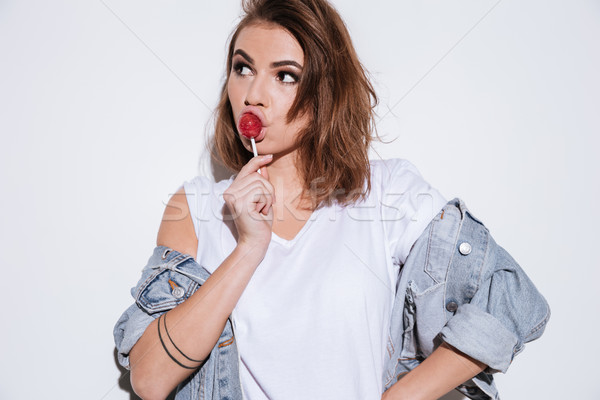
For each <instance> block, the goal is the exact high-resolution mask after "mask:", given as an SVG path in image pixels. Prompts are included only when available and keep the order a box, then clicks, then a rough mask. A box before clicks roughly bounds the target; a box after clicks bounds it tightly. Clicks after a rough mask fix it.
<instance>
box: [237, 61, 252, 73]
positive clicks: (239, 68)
mask: <svg viewBox="0 0 600 400" xmlns="http://www.w3.org/2000/svg"><path fill="white" fill-rule="evenodd" d="M233 70H234V71H235V73H236V74H238V75H240V76H248V75H251V74H252V70H251V69H250V67H249V66H248V65H246V64H244V63H242V62H238V63H236V64H235V65H234V66H233Z"/></svg>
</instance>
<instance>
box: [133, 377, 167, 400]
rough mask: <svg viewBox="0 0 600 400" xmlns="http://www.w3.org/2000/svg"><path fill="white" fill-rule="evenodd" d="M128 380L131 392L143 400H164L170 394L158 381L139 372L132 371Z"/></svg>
mask: <svg viewBox="0 0 600 400" xmlns="http://www.w3.org/2000/svg"><path fill="white" fill-rule="evenodd" d="M130 380H131V387H132V388H133V391H134V392H135V394H137V395H138V396H139V397H140V398H142V399H143V400H164V399H166V398H167V396H168V395H169V393H170V390H169V389H167V388H165V387H164V385H161V384H160V381H159V380H158V379H153V378H152V377H150V376H148V374H143V373H140V371H136V370H132V371H131V374H130Z"/></svg>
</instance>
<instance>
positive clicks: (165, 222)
mask: <svg viewBox="0 0 600 400" xmlns="http://www.w3.org/2000/svg"><path fill="white" fill-rule="evenodd" d="M156 244H157V245H158V246H167V247H170V248H172V249H173V250H177V251H178V252H180V253H185V254H189V255H191V256H193V257H194V258H196V253H197V252H198V238H197V237H196V231H195V229H194V222H193V221H192V216H191V214H190V209H189V207H188V202H187V198H186V194H185V189H184V188H183V187H181V188H180V189H179V190H178V191H177V193H175V194H174V195H173V196H171V199H169V203H168V204H167V207H166V208H165V212H164V214H163V217H162V221H161V223H160V228H159V230H158V237H157V238H156Z"/></svg>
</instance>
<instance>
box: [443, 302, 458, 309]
mask: <svg viewBox="0 0 600 400" xmlns="http://www.w3.org/2000/svg"><path fill="white" fill-rule="evenodd" d="M457 309H458V304H456V302H455V301H449V302H448V303H446V310H448V311H450V312H455V311H456V310H457Z"/></svg>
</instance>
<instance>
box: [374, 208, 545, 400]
mask: <svg viewBox="0 0 600 400" xmlns="http://www.w3.org/2000/svg"><path fill="white" fill-rule="evenodd" d="M549 317H550V309H549V307H548V304H547V302H546V300H545V299H544V297H543V296H542V295H541V294H540V293H539V292H538V290H537V289H536V287H535V286H534V284H533V283H532V282H531V280H530V279H529V278H528V277H527V275H526V274H525V272H524V271H523V269H522V268H521V267H520V266H519V265H518V264H517V262H516V261H515V260H514V259H513V258H512V257H511V256H510V255H509V254H508V253H507V252H506V250H504V249H503V248H502V247H501V246H499V245H498V244H497V243H496V242H495V241H494V239H493V238H492V236H491V235H490V233H489V231H488V229H487V228H486V227H485V226H484V225H483V223H481V222H480V221H479V220H477V219H476V218H475V217H474V216H473V215H472V214H471V212H470V211H469V210H468V209H467V207H466V205H465V204H464V202H463V201H462V200H460V199H453V200H451V201H449V202H448V203H447V204H446V206H444V208H443V209H442V210H441V211H440V213H439V214H438V215H437V216H436V217H435V218H434V219H433V220H432V221H431V222H430V223H429V225H428V226H427V228H426V229H425V231H424V232H423V233H422V234H421V236H420V237H419V238H418V239H417V241H416V242H415V244H414V246H413V248H412V250H411V252H410V254H409V256H408V258H407V260H406V263H405V265H404V266H403V268H402V271H401V275H400V279H399V281H398V286H397V292H396V300H395V303H394V308H393V312H392V320H391V324H390V326H391V331H390V343H389V348H388V350H389V356H390V357H389V364H388V366H387V367H386V371H387V375H386V376H385V377H384V386H385V387H386V389H387V388H388V387H389V386H391V385H392V384H393V383H394V382H395V381H396V380H397V379H398V378H399V377H400V376H401V375H402V374H404V373H407V372H408V371H410V370H412V369H413V368H415V367H416V366H417V365H418V364H419V363H420V362H421V361H422V360H424V359H425V358H426V357H428V356H429V355H430V354H431V353H432V352H433V351H434V350H435V348H437V346H439V345H440V344H441V343H442V341H445V342H447V343H448V344H450V345H452V346H453V347H455V348H457V349H458V350H460V351H461V352H463V353H465V354H467V355H469V356H471V357H472V358H474V359H477V360H479V361H481V362H483V363H485V364H486V365H487V366H488V368H487V369H486V371H484V372H482V373H481V374H479V375H478V376H477V377H475V378H474V379H473V380H472V382H470V383H469V385H470V386H469V385H466V386H465V385H461V387H459V388H458V389H459V390H460V391H461V392H463V394H465V395H467V396H468V397H470V398H472V399H489V398H492V399H497V398H498V393H497V390H496V388H495V386H494V383H493V377H492V373H494V372H505V371H506V370H507V368H508V367H509V365H510V363H511V362H512V360H513V358H514V356H515V355H516V354H518V353H519V352H521V351H522V350H523V347H524V344H525V343H526V342H529V341H531V340H534V339H536V338H538V337H539V336H541V334H542V333H543V331H544V327H545V325H546V323H547V321H548V319H549ZM461 389H462V390H461Z"/></svg>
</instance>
